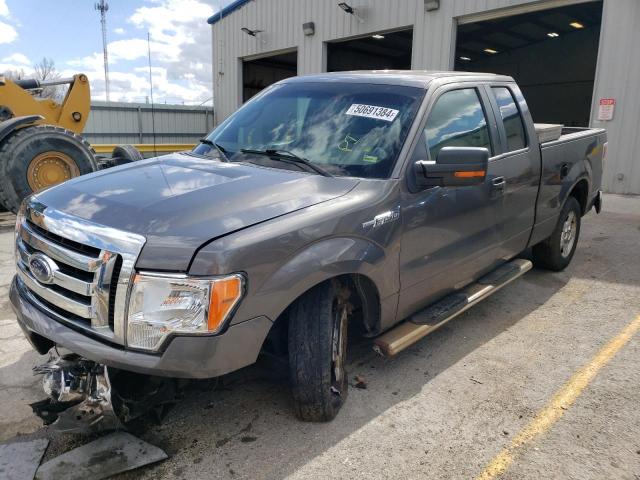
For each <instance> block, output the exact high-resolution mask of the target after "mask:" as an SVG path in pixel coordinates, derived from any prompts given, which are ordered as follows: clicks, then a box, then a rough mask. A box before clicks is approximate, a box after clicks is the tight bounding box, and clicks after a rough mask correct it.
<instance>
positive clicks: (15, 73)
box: [2, 69, 26, 81]
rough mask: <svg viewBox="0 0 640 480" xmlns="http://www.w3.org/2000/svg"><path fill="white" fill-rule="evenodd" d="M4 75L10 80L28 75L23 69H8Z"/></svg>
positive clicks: (20, 78)
mask: <svg viewBox="0 0 640 480" xmlns="http://www.w3.org/2000/svg"><path fill="white" fill-rule="evenodd" d="M2 76H4V77H6V78H8V79H9V80H14V81H15V80H22V79H23V78H25V77H26V74H25V73H24V70H23V69H20V70H7V71H5V72H4V73H3V74H2Z"/></svg>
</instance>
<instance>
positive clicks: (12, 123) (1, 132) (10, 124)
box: [0, 115, 44, 142]
mask: <svg viewBox="0 0 640 480" xmlns="http://www.w3.org/2000/svg"><path fill="white" fill-rule="evenodd" d="M42 119H44V117H43V116H41V115H26V116H24V117H14V118H10V119H9V120H5V121H4V122H1V123H0V142H2V141H3V140H4V139H5V138H7V137H8V136H9V135H10V134H12V133H13V132H14V131H15V130H18V129H19V128H22V127H26V126H28V125H31V124H34V125H35V124H36V122H39V121H40V120H42Z"/></svg>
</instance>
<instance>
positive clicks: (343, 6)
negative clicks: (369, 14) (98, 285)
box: [338, 2, 364, 23]
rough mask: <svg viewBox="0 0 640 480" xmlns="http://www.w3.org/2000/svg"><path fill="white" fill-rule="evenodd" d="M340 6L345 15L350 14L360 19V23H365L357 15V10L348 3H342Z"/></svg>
mask: <svg viewBox="0 0 640 480" xmlns="http://www.w3.org/2000/svg"><path fill="white" fill-rule="evenodd" d="M338 6H339V7H340V8H341V9H342V10H344V11H345V13H348V14H349V15H353V16H354V17H356V18H357V19H358V22H360V23H364V19H363V18H362V17H360V16H359V15H358V14H357V13H356V9H355V8H353V7H352V6H351V5H349V4H348V3H347V2H340V3H339V4H338Z"/></svg>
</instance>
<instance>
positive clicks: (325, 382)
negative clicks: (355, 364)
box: [289, 282, 348, 422]
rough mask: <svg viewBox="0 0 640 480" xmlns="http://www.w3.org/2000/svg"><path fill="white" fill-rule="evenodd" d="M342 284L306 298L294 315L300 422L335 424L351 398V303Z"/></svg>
mask: <svg viewBox="0 0 640 480" xmlns="http://www.w3.org/2000/svg"><path fill="white" fill-rule="evenodd" d="M338 292H339V288H338V284H337V282H336V283H329V282H326V283H323V284H321V285H318V286H316V287H314V288H313V289H311V290H310V291H309V292H307V293H306V294H304V295H303V296H302V297H300V298H299V299H298V300H297V301H296V302H295V303H294V304H293V305H292V306H291V308H290V312H289V378H290V381H291V388H292V395H293V406H294V411H295V414H296V416H297V417H298V418H299V419H300V420H303V421H306V422H327V421H330V420H333V419H334V418H335V416H336V415H337V414H338V411H339V410H340V407H342V404H343V403H344V402H345V400H346V398H347V393H348V382H347V373H346V371H345V363H346V352H347V320H348V318H347V312H348V308H347V303H346V299H345V298H344V296H342V295H340V294H339V293H338Z"/></svg>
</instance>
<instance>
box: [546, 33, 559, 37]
mask: <svg viewBox="0 0 640 480" xmlns="http://www.w3.org/2000/svg"><path fill="white" fill-rule="evenodd" d="M559 36H560V34H559V33H556V32H549V33H547V37H551V38H557V37H559Z"/></svg>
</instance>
